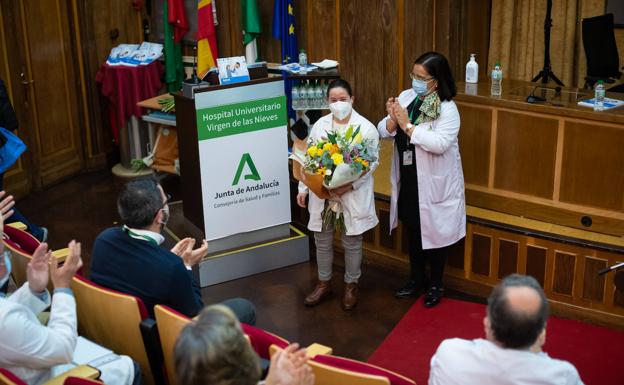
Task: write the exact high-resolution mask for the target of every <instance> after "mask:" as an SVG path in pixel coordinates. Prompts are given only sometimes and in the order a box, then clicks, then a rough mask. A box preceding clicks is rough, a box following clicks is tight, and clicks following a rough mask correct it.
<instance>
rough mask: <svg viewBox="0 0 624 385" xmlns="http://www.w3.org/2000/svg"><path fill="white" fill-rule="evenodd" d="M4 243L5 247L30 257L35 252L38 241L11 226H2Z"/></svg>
mask: <svg viewBox="0 0 624 385" xmlns="http://www.w3.org/2000/svg"><path fill="white" fill-rule="evenodd" d="M4 235H5V236H4V242H5V243H6V244H7V246H9V247H11V248H13V249H17V250H20V251H22V252H24V253H26V254H28V255H32V253H34V252H35V249H36V248H37V246H39V241H38V240H37V238H35V237H33V236H32V235H31V234H30V233H28V232H26V231H23V230H19V229H16V228H15V227H11V226H8V225H6V226H4Z"/></svg>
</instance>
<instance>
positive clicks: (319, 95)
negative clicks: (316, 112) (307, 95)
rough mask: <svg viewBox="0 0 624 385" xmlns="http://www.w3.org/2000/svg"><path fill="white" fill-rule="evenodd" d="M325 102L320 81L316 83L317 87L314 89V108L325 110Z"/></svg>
mask: <svg viewBox="0 0 624 385" xmlns="http://www.w3.org/2000/svg"><path fill="white" fill-rule="evenodd" d="M324 100H325V98H324V97H323V86H322V85H321V81H320V80H318V81H317V82H316V87H314V108H316V109H321V108H323V103H324Z"/></svg>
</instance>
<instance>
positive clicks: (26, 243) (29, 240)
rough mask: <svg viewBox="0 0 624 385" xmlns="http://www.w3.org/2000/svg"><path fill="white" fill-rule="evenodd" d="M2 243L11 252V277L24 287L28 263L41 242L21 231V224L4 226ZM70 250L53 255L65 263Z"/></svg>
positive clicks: (18, 285) (51, 288)
mask: <svg viewBox="0 0 624 385" xmlns="http://www.w3.org/2000/svg"><path fill="white" fill-rule="evenodd" d="M2 241H3V242H4V246H5V247H6V248H7V249H8V250H9V251H11V265H12V270H11V276H12V277H13V281H14V282H15V285H16V286H17V287H20V286H22V285H23V284H24V283H25V282H26V269H27V267H28V262H30V260H31V258H32V253H34V252H35V249H36V248H37V247H38V246H39V244H40V242H39V240H38V239H37V238H35V237H33V236H32V235H31V234H30V233H28V232H26V231H24V230H23V229H21V226H20V222H16V223H15V224H13V223H9V224H7V225H5V226H4V236H3V239H2ZM68 252H69V249H67V248H63V249H59V250H56V251H53V252H52V255H53V256H54V257H56V258H57V260H58V261H59V262H63V261H65V258H66V257H67V254H68ZM53 289H54V288H53V287H52V282H51V281H50V282H49V283H48V290H50V292H52V290H53Z"/></svg>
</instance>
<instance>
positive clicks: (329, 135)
mask: <svg viewBox="0 0 624 385" xmlns="http://www.w3.org/2000/svg"><path fill="white" fill-rule="evenodd" d="M337 136H338V135H337V134H332V133H327V140H329V143H331V144H336V137H337Z"/></svg>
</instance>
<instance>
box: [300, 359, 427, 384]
mask: <svg viewBox="0 0 624 385" xmlns="http://www.w3.org/2000/svg"><path fill="white" fill-rule="evenodd" d="M312 360H313V361H315V362H318V363H320V364H324V365H328V366H333V367H335V368H339V369H344V370H349V371H352V372H357V373H364V374H371V375H374V376H382V377H386V378H387V379H388V380H390V384H391V385H415V384H416V382H414V381H413V380H410V379H409V378H407V377H404V376H402V375H400V374H398V373H395V372H392V371H390V370H387V369H384V368H380V367H379V366H375V365H371V364H367V363H366V362H361V361H356V360H351V359H349V358H344V357H339V356H328V355H325V354H318V355H316V356H315V357H314V358H312Z"/></svg>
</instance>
